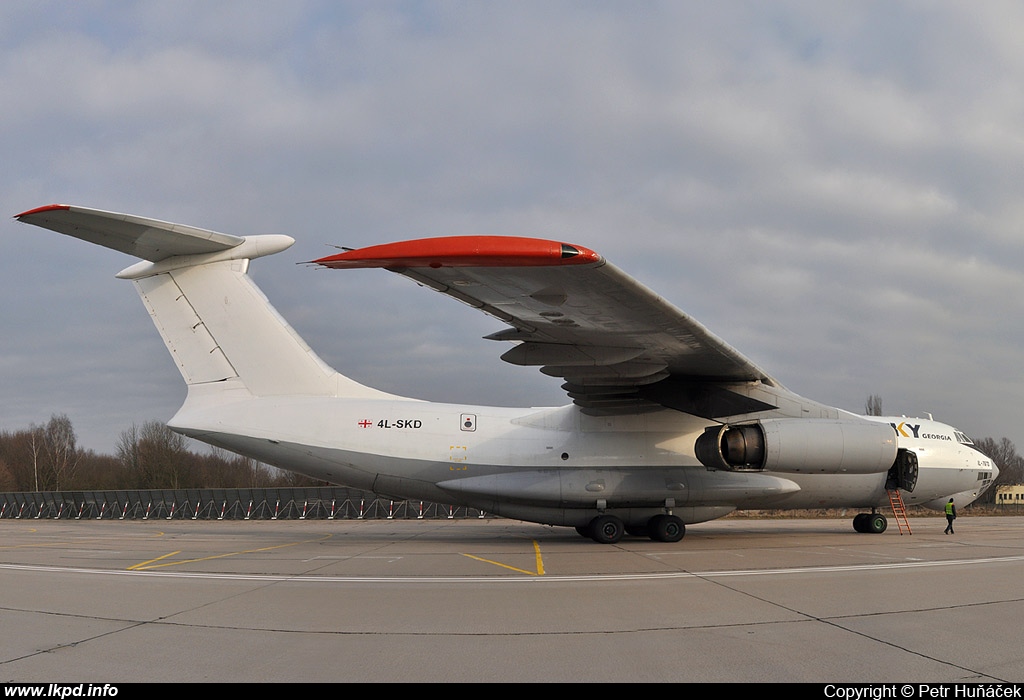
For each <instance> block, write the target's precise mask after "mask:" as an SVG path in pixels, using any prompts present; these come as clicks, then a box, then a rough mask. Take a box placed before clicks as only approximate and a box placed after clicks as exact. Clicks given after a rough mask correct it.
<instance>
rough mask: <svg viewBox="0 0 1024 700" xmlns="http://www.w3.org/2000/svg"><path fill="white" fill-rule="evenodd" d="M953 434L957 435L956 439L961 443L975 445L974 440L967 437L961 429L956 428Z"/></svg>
mask: <svg viewBox="0 0 1024 700" xmlns="http://www.w3.org/2000/svg"><path fill="white" fill-rule="evenodd" d="M953 434H954V435H956V440H957V442H959V443H960V444H961V445H973V444H974V441H973V440H971V439H970V438H969V437H967V435H965V434H964V433H962V432H960V431H959V430H954V431H953Z"/></svg>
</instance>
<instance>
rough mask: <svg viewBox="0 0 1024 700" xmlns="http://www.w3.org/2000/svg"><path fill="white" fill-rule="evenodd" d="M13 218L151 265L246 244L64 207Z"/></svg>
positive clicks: (140, 219)
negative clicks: (130, 256) (117, 251)
mask: <svg viewBox="0 0 1024 700" xmlns="http://www.w3.org/2000/svg"><path fill="white" fill-rule="evenodd" d="M14 218H15V219H17V220H18V221H23V222H25V223H27V224H33V225H35V226H41V227H42V228H48V229H50V230H51V231H56V232H58V233H63V234H65V235H68V236H73V237H75V238H80V239H81V240H83V241H88V242H89V243H95V244H97V245H101V246H104V247H106V248H112V249H113V250H119V251H121V252H122V253H128V254H129V255H134V256H135V257H138V258H142V259H143V260H149V261H150V262H159V261H160V260H164V259H166V258H170V257H174V256H177V255H197V254H200V253H215V252H218V251H221V250H227V249H229V248H234V247H235V246H237V245H240V244H241V243H242V242H243V241H244V240H245V239H244V238H242V237H241V236H232V235H229V234H226V233H217V232H216V231H207V230H206V229H201V228H195V227H193V226H184V225H182V224H172V223H169V222H166V221H159V220H157V219H145V218H143V217H140V216H132V215H130V214H118V213H116V212H109V211H100V210H98V209H89V208H86V207H75V206H70V205H67V204H51V205H48V206H45V207H39V208H37V209H30V210H29V211H26V212H22V213H21V214H18V215H17V216H15V217H14Z"/></svg>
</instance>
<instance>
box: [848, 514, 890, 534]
mask: <svg viewBox="0 0 1024 700" xmlns="http://www.w3.org/2000/svg"><path fill="white" fill-rule="evenodd" d="M888 526H889V521H888V520H886V519H885V516H884V515H882V514H881V513H860V514H858V515H856V516H855V517H854V518H853V529H854V530H856V531H857V532H873V533H875V534H878V533H880V532H885V528H887V527H888Z"/></svg>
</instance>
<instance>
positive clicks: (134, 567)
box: [128, 549, 181, 571]
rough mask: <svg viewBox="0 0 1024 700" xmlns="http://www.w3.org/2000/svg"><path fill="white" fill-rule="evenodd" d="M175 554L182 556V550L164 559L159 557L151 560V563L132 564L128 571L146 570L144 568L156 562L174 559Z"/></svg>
mask: <svg viewBox="0 0 1024 700" xmlns="http://www.w3.org/2000/svg"><path fill="white" fill-rule="evenodd" d="M175 554H181V550H180V549H179V550H178V551H177V552H171V553H170V554H165V555H163V556H162V557H157V558H156V559H150V560H149V561H143V562H139V563H138V564H132V565H131V566H129V567H128V571H135V570H136V569H144V568H146V566H147V565H148V564H152V563H153V562H155V561H160V560H161V559H166V558H167V557H173V556H174V555H175Z"/></svg>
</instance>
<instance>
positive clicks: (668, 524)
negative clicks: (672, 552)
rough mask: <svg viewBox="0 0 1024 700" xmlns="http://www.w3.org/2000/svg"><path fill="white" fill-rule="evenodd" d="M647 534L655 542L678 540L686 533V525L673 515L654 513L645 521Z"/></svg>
mask: <svg viewBox="0 0 1024 700" xmlns="http://www.w3.org/2000/svg"><path fill="white" fill-rule="evenodd" d="M647 534H648V535H649V536H650V538H651V539H652V540H654V541H655V542H678V541H679V540H681V539H683V535H685V534H686V525H684V524H683V521H682V519H681V518H679V517H677V516H675V515H655V516H654V517H653V518H651V519H650V520H648V521H647Z"/></svg>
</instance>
